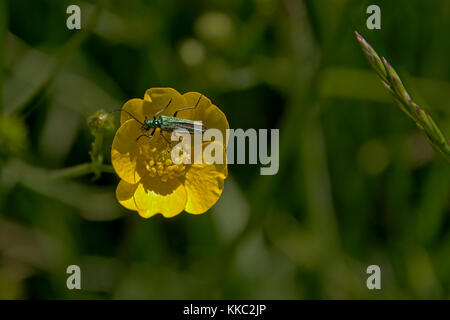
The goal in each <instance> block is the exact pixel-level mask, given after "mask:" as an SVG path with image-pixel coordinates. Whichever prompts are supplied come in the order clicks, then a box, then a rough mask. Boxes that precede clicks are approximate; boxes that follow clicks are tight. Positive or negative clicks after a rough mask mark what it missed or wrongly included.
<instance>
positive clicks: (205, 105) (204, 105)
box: [177, 92, 230, 144]
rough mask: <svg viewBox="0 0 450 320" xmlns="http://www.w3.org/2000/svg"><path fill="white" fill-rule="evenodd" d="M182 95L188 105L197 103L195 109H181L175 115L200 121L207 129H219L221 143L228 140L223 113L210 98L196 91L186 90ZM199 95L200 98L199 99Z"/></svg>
mask: <svg viewBox="0 0 450 320" xmlns="http://www.w3.org/2000/svg"><path fill="white" fill-rule="evenodd" d="M183 96H184V98H185V99H186V102H187V105H188V106H195V105H196V104H197V102H198V105H197V107H196V108H195V109H192V110H186V111H181V112H180V113H179V114H178V115H177V116H178V117H184V118H186V119H191V120H199V121H202V124H203V125H204V126H205V127H206V128H207V129H211V128H215V129H219V130H220V131H221V132H222V136H223V143H224V144H225V142H226V141H228V139H227V138H228V136H227V131H226V129H229V128H230V126H229V124H228V120H227V117H226V116H225V114H224V113H223V112H222V111H221V110H220V109H219V108H218V107H217V106H215V105H213V104H211V100H209V99H208V98H207V97H205V96H204V95H202V94H200V93H198V92H187V93H185V94H184V95H183ZM200 96H201V99H200V100H199V98H200Z"/></svg>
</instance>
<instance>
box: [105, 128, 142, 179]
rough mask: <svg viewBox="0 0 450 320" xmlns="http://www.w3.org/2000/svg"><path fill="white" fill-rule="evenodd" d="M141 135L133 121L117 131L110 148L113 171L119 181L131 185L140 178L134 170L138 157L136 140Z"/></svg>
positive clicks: (138, 146)
mask: <svg viewBox="0 0 450 320" xmlns="http://www.w3.org/2000/svg"><path fill="white" fill-rule="evenodd" d="M141 134H142V130H141V128H140V125H139V124H138V123H137V122H136V121H135V120H127V121H126V122H125V123H124V124H123V125H122V126H121V127H120V128H119V129H118V130H117V132H116V135H115V136H114V140H113V143H112V147H111V162H112V165H113V167H114V170H115V171H116V173H117V175H118V176H119V177H120V178H121V179H123V180H125V181H126V182H128V183H131V184H135V183H137V182H139V180H140V179H141V176H142V173H141V174H139V172H138V170H137V169H136V164H137V162H138V161H139V157H140V145H139V144H138V143H137V142H136V138H137V137H139V135H141ZM144 139H145V137H144ZM141 140H142V139H141Z"/></svg>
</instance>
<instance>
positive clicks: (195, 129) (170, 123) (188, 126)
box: [120, 95, 206, 145]
mask: <svg viewBox="0 0 450 320" xmlns="http://www.w3.org/2000/svg"><path fill="white" fill-rule="evenodd" d="M201 98H202V95H200V97H199V98H198V101H197V103H196V104H195V106H193V107H186V108H182V109H179V110H177V111H175V113H174V114H173V116H172V117H170V116H159V117H157V116H158V115H159V114H161V113H162V112H164V110H166V109H167V108H168V107H169V105H170V104H171V102H172V99H170V101H169V103H168V104H167V105H166V106H165V107H164V108H163V109H161V110H160V111H158V112H157V113H155V114H154V115H153V118H152V119H151V118H149V117H147V116H145V119H144V122H141V121H139V120H138V119H137V118H136V117H135V116H134V115H132V114H131V113H130V112H128V111H127V110H120V111H123V112H126V113H127V114H128V115H130V116H131V117H132V118H133V119H134V120H136V121H137V122H138V123H140V124H141V129H142V130H144V131H147V132H148V131H150V130H151V129H153V131H152V133H151V134H149V135H148V134H141V135H140V136H139V137H137V138H136V141H138V140H139V139H140V138H141V137H147V138H152V137H153V135H154V134H155V131H156V129H157V128H159V129H160V130H161V131H167V132H172V131H174V130H177V129H185V130H187V131H188V132H189V133H190V134H198V133H203V132H205V131H206V127H205V126H204V125H202V124H199V121H194V120H188V119H182V118H177V114H178V112H180V111H183V110H189V109H195V108H196V107H197V106H198V104H199V102H200V99H201ZM161 136H162V137H163V138H164V139H165V140H166V141H167V142H168V143H169V145H170V142H169V141H168V140H167V138H166V137H165V136H164V135H161Z"/></svg>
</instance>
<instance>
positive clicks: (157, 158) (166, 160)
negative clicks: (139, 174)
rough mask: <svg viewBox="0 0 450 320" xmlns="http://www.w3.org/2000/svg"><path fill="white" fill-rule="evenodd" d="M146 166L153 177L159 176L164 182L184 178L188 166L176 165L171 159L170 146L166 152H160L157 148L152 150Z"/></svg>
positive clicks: (148, 155) (148, 154)
mask: <svg viewBox="0 0 450 320" xmlns="http://www.w3.org/2000/svg"><path fill="white" fill-rule="evenodd" d="M146 158H147V159H146V166H145V168H146V169H147V171H148V173H149V175H150V176H151V177H156V176H159V177H160V178H161V181H162V182H166V181H168V180H169V179H175V178H177V177H181V176H184V174H185V171H186V166H185V165H184V164H183V163H181V164H174V163H173V162H172V159H171V149H170V148H169V146H167V148H166V149H165V150H162V151H161V150H158V149H157V148H150V150H149V152H148V153H147V157H146Z"/></svg>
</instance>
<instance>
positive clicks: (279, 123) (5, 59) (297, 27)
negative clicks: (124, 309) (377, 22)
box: [0, 0, 450, 299]
mask: <svg viewBox="0 0 450 320" xmlns="http://www.w3.org/2000/svg"><path fill="white" fill-rule="evenodd" d="M0 3H1V5H0V40H1V41H0V52H1V54H0V59H1V60H2V65H3V68H2V74H1V76H0V85H1V86H2V88H1V89H2V90H0V92H1V99H0V100H1V101H0V102H1V106H2V107H1V110H2V111H1V112H2V115H1V117H0V124H1V127H0V139H1V142H0V148H1V150H0V152H1V157H2V158H1V159H2V161H0V165H1V168H0V170H1V173H0V298H7V299H14V298H58V299H71V298H83V299H85V298H86V299H89V298H93V299H97V298H125V299H129V298H141V299H144V298H145V299H153V298H155V299H178V298H187V299H190V298H231V299H242V298H248V299H257V298H267V299H304V298H319V299H330V298H368V299H378V298H399V299H403V298H449V297H450V232H449V228H450V215H449V213H450V210H449V208H450V202H449V194H450V193H449V191H450V188H449V184H450V179H449V178H450V172H449V170H450V168H449V166H448V164H447V163H445V161H444V160H443V159H441V158H440V157H439V156H437V155H435V153H434V152H433V150H432V149H431V147H429V145H428V144H427V142H426V141H425V139H424V138H423V137H422V136H421V135H420V133H419V132H418V131H417V129H416V128H415V127H414V124H412V123H411V122H410V121H409V119H407V118H406V117H405V116H404V115H403V114H402V113H401V112H400V111H399V110H398V109H397V108H396V106H395V105H394V104H393V103H392V101H391V99H390V97H389V95H388V93H387V92H385V90H384V88H383V86H382V85H381V84H380V83H379V81H378V79H376V75H375V74H374V73H373V72H372V71H371V70H370V69H369V66H368V65H367V63H366V61H365V59H364V56H363V54H362V53H361V50H360V48H359V46H358V43H357V42H356V41H355V38H354V34H353V32H354V30H355V29H357V30H359V31H360V32H361V34H362V35H363V36H364V37H366V39H367V40H368V41H369V42H370V43H371V44H372V45H373V46H374V47H375V48H377V51H378V53H380V54H382V55H384V56H386V57H388V58H389V61H390V62H391V63H392V64H393V65H395V67H396V69H397V70H398V72H399V73H401V74H402V79H404V80H405V85H406V86H407V87H408V88H409V89H410V93H411V95H412V97H413V98H414V99H415V101H417V103H418V104H420V105H421V106H423V107H424V108H426V109H427V110H429V111H430V113H432V114H433V117H434V118H435V120H436V121H437V122H439V124H440V126H441V128H442V130H443V131H444V132H445V133H447V135H448V133H449V132H450V114H449V113H450V112H449V110H450V60H449V59H448V55H449V53H450V41H449V40H448V34H447V30H449V29H450V19H449V18H450V2H449V1H447V0H431V1H420V0H401V1H387V0H384V1H381V0H378V1H375V2H374V1H365V0H364V1H348V0H347V1H345V0H339V1H337V0H314V1H313V0H305V1H300V0H282V1H275V0H240V1H237V0H228V1H219V0H209V1H206V0H194V1H181V0H174V1H163V0H155V1H143V0H128V1H118V0H116V1H112V0H111V1H102V2H98V3H97V2H94V1H91V2H81V1H75V2H73V1H56V0H39V1H25V0H14V1H12V0H10V1H6V2H5V1H1V2H0ZM70 4H77V5H79V6H80V7H81V12H82V29H81V30H80V31H77V30H72V31H70V30H68V29H67V28H66V19H67V17H68V15H67V14H66V8H67V6H68V5H70ZM370 4H378V5H379V6H380V7H381V11H382V30H380V31H369V30H367V28H366V26H365V24H366V18H367V15H366V13H365V12H366V8H367V6H368V5H370ZM158 86H168V87H173V88H176V89H177V90H179V91H180V92H186V91H199V92H201V93H203V94H205V95H206V96H208V97H209V98H211V99H212V101H213V102H214V103H215V104H216V105H217V106H219V107H220V108H221V109H222V110H223V111H224V112H225V114H226V115H227V118H228V121H229V123H230V126H231V127H232V128H244V129H246V128H280V134H281V140H280V171H279V173H278V174H277V175H276V176H260V175H259V167H258V166H255V165H239V166H238V165H230V168H229V171H230V176H229V177H228V179H227V180H226V182H225V190H224V193H223V195H222V197H221V199H220V200H219V202H218V203H217V204H216V205H215V206H214V207H213V208H212V209H211V210H210V212H208V213H206V214H203V215H200V216H191V215H188V214H182V215H180V216H177V217H176V218H173V219H164V218H162V217H161V216H156V217H154V218H151V219H149V220H144V219H142V218H140V217H139V216H138V215H137V214H136V213H134V212H131V211H126V210H125V209H123V208H122V207H121V206H120V205H119V204H118V203H117V201H116V200H115V196H114V190H115V186H116V185H117V182H118V178H117V177H116V176H115V175H114V174H111V173H108V172H106V173H103V174H102V175H101V177H100V178H99V179H97V180H95V181H92V177H93V174H92V173H91V174H86V175H83V176H81V177H76V178H75V177H72V178H70V179H69V178H68V177H71V175H70V174H69V175H67V174H65V173H67V171H65V170H67V168H68V169H69V170H71V169H72V168H76V169H77V170H79V169H80V167H79V165H80V164H81V165H82V164H84V163H89V162H90V161H91V159H90V155H89V151H90V150H91V143H92V141H93V140H92V136H91V134H90V131H89V127H88V125H87V124H86V120H87V118H88V116H89V115H91V114H93V113H94V112H95V111H96V110H99V109H104V110H112V109H115V108H118V107H120V106H121V105H122V104H123V103H124V102H125V101H126V100H128V99H130V98H133V97H142V96H143V93H144V91H145V90H146V89H147V88H150V87H158ZM13 119H14V120H13ZM107 139H108V138H107ZM110 140H111V137H109V140H108V141H109V142H108V141H104V142H103V143H104V145H106V146H107V145H108V144H110V142H111V141H110ZM26 141H28V143H27V142H26ZM5 146H6V147H5ZM103 152H104V154H103V156H104V158H105V161H106V162H108V161H109V150H104V151H103ZM74 166H75V167H74ZM61 170H62V171H61ZM80 170H85V171H83V172H85V173H89V172H91V171H90V168H87V167H82V168H81V169H80ZM78 172H79V171H78ZM71 264H77V265H79V266H80V267H81V270H82V290H79V291H77V290H74V291H70V290H68V289H67V288H66V278H67V275H66V273H65V271H66V268H67V266H68V265H71ZM371 264H377V265H379V266H380V267H381V270H382V290H380V291H376V290H375V291H369V290H368V289H367V288H366V279H367V274H366V268H367V266H369V265H371Z"/></svg>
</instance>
